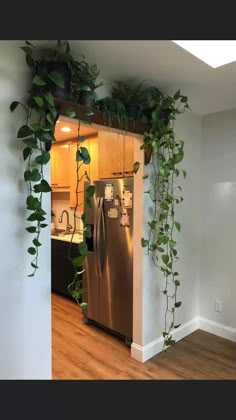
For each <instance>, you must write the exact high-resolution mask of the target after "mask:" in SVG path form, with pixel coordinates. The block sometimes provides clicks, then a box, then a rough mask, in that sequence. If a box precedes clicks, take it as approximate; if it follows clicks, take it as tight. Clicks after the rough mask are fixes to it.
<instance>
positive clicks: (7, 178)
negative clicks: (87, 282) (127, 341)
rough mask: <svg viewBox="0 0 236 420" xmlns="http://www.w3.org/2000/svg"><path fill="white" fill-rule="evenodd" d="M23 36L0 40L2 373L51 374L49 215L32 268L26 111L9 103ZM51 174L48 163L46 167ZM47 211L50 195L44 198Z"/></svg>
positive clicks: (21, 91)
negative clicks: (21, 132)
mask: <svg viewBox="0 0 236 420" xmlns="http://www.w3.org/2000/svg"><path fill="white" fill-rule="evenodd" d="M22 44H23V43H22V42H19V41H18V42H16V41H0V57H1V61H0V90H1V96H0V127H1V134H0V136H1V141H0V143H1V165H0V180H1V181H0V182H1V184H0V200H1V206H0V232H1V234H0V253H1V254H0V258H1V263H0V348H1V350H0V379H48V378H51V302H50V296H51V284H50V270H51V268H50V266H51V253H50V235H49V227H50V218H48V221H49V227H48V228H46V229H44V231H43V234H42V237H41V239H42V243H43V246H42V247H41V249H40V258H39V266H40V269H39V270H38V272H37V274H36V276H35V277H27V275H28V274H30V273H31V268H30V261H31V259H30V258H29V256H28V255H29V254H27V248H28V247H29V245H30V240H29V239H30V234H28V233H27V232H26V231H25V229H24V228H25V226H26V221H25V219H26V214H27V213H26V210H25V199H26V189H25V183H24V181H23V173H24V163H23V158H22V153H21V149H22V148H21V145H20V141H19V140H17V139H16V133H17V130H18V128H19V127H20V126H21V125H23V121H24V120H23V118H24V114H23V112H21V111H20V109H19V110H18V109H16V110H15V111H14V113H13V114H12V113H11V112H10V110H9V105H10V103H11V102H12V101H13V100H18V99H22V98H23V97H24V95H26V93H27V88H28V87H27V85H26V82H27V80H28V82H29V74H28V70H27V66H26V64H25V61H24V53H23V51H21V50H20V49H19V48H18V47H19V45H22ZM47 174H48V176H49V167H48V168H47ZM45 208H46V210H47V211H48V212H49V214H50V197H49V196H48V197H47V199H46V200H45Z"/></svg>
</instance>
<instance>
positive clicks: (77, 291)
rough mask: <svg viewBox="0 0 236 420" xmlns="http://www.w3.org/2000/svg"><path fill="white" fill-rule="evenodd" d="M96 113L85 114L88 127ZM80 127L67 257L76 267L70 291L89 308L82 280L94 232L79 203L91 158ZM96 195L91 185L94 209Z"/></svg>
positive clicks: (87, 197) (88, 192) (87, 194)
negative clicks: (74, 248)
mask: <svg viewBox="0 0 236 420" xmlns="http://www.w3.org/2000/svg"><path fill="white" fill-rule="evenodd" d="M93 114H94V113H93V111H90V110H88V111H85V113H84V119H83V120H82V122H83V123H84V124H87V125H91V121H90V118H89V117H90V116H92V115H93ZM67 116H70V117H75V116H76V113H75V112H74V111H73V110H69V112H67ZM80 125H81V121H80V120H79V119H78V135H77V139H76V156H75V160H76V191H75V193H76V203H75V207H74V213H73V218H74V229H73V232H72V237H71V242H70V246H69V249H68V254H67V257H68V259H69V260H70V261H71V263H72V265H73V267H74V278H73V280H72V282H71V283H70V284H69V286H68V290H69V292H70V294H71V296H72V297H73V298H74V299H75V301H76V302H77V303H78V305H79V306H80V307H81V308H84V309H85V308H87V306H88V304H87V303H86V302H82V303H81V302H80V299H81V296H82V294H83V293H84V291H85V290H84V288H83V285H82V278H81V275H82V274H83V273H84V271H85V268H84V265H85V260H86V256H87V254H88V246H87V243H86V238H91V236H92V232H91V226H90V225H89V224H87V221H86V215H85V213H83V214H82V215H81V216H79V215H78V210H79V206H80V205H81V204H82V203H81V204H79V201H78V194H79V192H81V191H80V189H79V188H80V182H81V181H82V180H83V178H86V179H87V181H89V182H90V178H89V175H88V173H87V171H86V170H84V172H83V173H82V174H81V169H82V167H83V165H89V164H90V162H91V157H90V154H89V151H88V149H87V148H86V147H84V146H81V143H83V142H84V141H85V140H86V137H85V136H81V135H80ZM94 193H95V187H94V185H89V186H88V187H87V188H86V190H85V201H86V204H87V206H89V207H92V206H93V204H92V197H93V195H94ZM78 219H81V220H82V222H83V233H84V238H85V240H83V241H82V242H80V243H79V244H78V251H79V252H78V254H79V255H78V256H76V257H73V258H72V255H71V250H72V243H73V238H74V235H75V233H76V231H77V220H78Z"/></svg>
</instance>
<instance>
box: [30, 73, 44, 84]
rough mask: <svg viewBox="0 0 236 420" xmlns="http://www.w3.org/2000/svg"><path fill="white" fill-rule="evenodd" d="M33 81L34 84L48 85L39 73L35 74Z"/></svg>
mask: <svg viewBox="0 0 236 420" xmlns="http://www.w3.org/2000/svg"><path fill="white" fill-rule="evenodd" d="M32 83H33V85H37V86H46V84H47V83H46V82H44V80H42V79H41V77H39V76H38V75H37V74H36V75H35V76H34V78H33V81H32Z"/></svg>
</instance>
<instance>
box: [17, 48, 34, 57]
mask: <svg viewBox="0 0 236 420" xmlns="http://www.w3.org/2000/svg"><path fill="white" fill-rule="evenodd" d="M20 49H21V50H22V51H24V53H25V54H28V55H32V54H33V50H32V48H30V47H20Z"/></svg>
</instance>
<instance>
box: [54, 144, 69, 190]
mask: <svg viewBox="0 0 236 420" xmlns="http://www.w3.org/2000/svg"><path fill="white" fill-rule="evenodd" d="M51 186H52V189H53V190H57V189H63V190H69V188H70V145H69V144H53V145H52V148H51Z"/></svg>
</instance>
